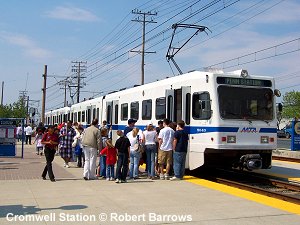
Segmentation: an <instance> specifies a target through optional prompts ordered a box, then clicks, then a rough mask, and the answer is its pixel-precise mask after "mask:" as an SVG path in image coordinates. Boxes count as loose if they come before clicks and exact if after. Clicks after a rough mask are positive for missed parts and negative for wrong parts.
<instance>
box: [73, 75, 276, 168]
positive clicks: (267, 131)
mask: <svg viewBox="0 0 300 225" xmlns="http://www.w3.org/2000/svg"><path fill="white" fill-rule="evenodd" d="M274 85H275V83H274V79H273V78H271V77H265V76H254V75H249V74H248V72H247V71H245V70H239V71H234V72H228V73H224V72H223V71H207V72H199V71H193V72H190V73H187V74H183V75H180V76H175V77H171V78H167V79H164V80H160V81H157V82H153V83H149V84H145V85H142V86H138V87H134V88H130V89H126V90H120V91H118V92H115V93H111V94H108V95H106V96H103V97H100V98H97V99H94V100H93V101H95V102H96V103H95V107H92V108H89V109H91V110H94V109H95V108H96V111H97V104H98V106H99V114H96V115H99V118H100V121H101V120H107V121H108V124H109V125H111V126H112V129H113V139H114V140H115V139H116V138H117V136H116V131H117V130H118V129H121V130H123V129H124V128H125V126H126V125H127V120H128V119H129V118H132V119H136V120H137V123H136V126H137V127H139V128H140V129H142V130H144V129H145V127H146V125H147V124H149V123H153V124H157V122H158V121H159V120H162V119H164V118H168V119H170V120H172V121H178V120H184V121H185V122H186V131H187V132H188V133H189V137H190V140H189V149H188V155H187V161H186V168H188V169H191V170H193V169H196V168H198V167H200V166H203V165H217V166H229V167H239V168H241V169H243V168H246V169H248V170H252V169H261V168H262V169H268V168H270V167H271V157H272V150H273V149H276V145H277V135H276V132H277V130H276V124H277V120H276V115H275V111H276V110H275V106H276V104H275V97H274V96H275V95H279V91H278V90H275V86H274ZM78 107H79V108H80V107H81V108H80V110H88V108H87V107H91V104H87V102H82V103H79V104H76V105H74V106H72V107H71V111H72V110H73V109H74V110H75V108H76V109H78ZM80 110H79V111H80ZM77 111H78V110H77ZM74 112H75V111H74ZM93 115H94V114H93Z"/></svg>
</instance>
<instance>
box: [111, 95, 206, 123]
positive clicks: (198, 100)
mask: <svg viewBox="0 0 300 225" xmlns="http://www.w3.org/2000/svg"><path fill="white" fill-rule="evenodd" d="M180 94H181V93H180ZM181 100H182V99H181V96H180V98H179V97H178V96H177V98H176V100H175V99H173V96H168V106H167V107H166V98H165V97H161V98H157V99H156V100H155V118H156V119H157V120H162V119H164V118H166V117H170V116H171V115H172V114H174V113H175V115H173V117H174V118H176V117H177V118H179V117H182V115H181V113H182V112H181V108H182V105H181V104H182V103H181ZM174 101H175V102H174ZM210 101H211V100H210V95H209V93H208V92H202V93H194V94H193V96H192V117H193V119H195V120H208V119H210V117H211V105H210V104H211V103H210ZM128 107H129V104H128V103H123V104H121V120H123V121H125V120H128V119H129V118H132V119H135V120H138V119H139V102H138V101H136V102H131V103H130V117H129V116H128ZM116 108H117V107H116ZM166 108H167V109H168V115H166ZM184 108H185V109H186V110H185V115H184V117H185V119H186V120H187V121H186V122H188V124H189V120H190V108H191V94H190V93H187V94H186V96H185V106H184ZM116 110H117V109H116ZM171 111H173V113H171ZM175 111H176V112H175ZM179 114H180V116H179ZM115 115H117V113H115ZM151 119H152V99H147V100H143V101H142V120H151ZM170 119H171V118H170ZM115 121H116V123H117V116H116V118H115Z"/></svg>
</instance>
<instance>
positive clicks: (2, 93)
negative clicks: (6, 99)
mask: <svg viewBox="0 0 300 225" xmlns="http://www.w3.org/2000/svg"><path fill="white" fill-rule="evenodd" d="M1 90H2V91H1V106H3V95H4V81H2V89H1Z"/></svg>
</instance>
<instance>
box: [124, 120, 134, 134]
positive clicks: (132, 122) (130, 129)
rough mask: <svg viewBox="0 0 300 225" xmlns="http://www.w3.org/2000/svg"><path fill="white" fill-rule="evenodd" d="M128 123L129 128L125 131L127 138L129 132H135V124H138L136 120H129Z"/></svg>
mask: <svg viewBox="0 0 300 225" xmlns="http://www.w3.org/2000/svg"><path fill="white" fill-rule="evenodd" d="M127 122H128V126H126V127H125V129H124V136H125V137H126V136H127V134H128V133H129V132H131V131H132V130H133V128H134V125H135V123H136V120H134V119H129V120H128V121H127Z"/></svg>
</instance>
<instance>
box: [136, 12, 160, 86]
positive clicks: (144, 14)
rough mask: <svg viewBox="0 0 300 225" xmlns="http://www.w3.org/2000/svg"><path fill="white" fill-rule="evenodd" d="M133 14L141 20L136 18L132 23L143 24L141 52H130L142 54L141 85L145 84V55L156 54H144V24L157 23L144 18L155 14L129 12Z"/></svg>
mask: <svg viewBox="0 0 300 225" xmlns="http://www.w3.org/2000/svg"><path fill="white" fill-rule="evenodd" d="M131 12H132V13H133V14H137V15H142V20H141V19H140V18H139V17H138V18H136V19H134V20H132V21H133V22H141V23H142V24H143V34H142V50H141V51H133V50H131V52H138V53H142V65H141V84H142V85H143V84H144V83H145V53H156V52H145V34H146V23H157V22H155V21H153V19H151V20H146V16H156V15H157V12H155V13H152V12H142V11H140V10H137V9H135V10H132V11H131Z"/></svg>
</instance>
